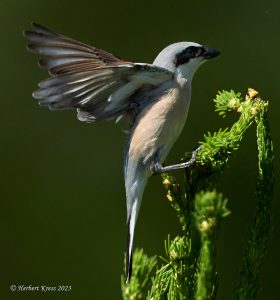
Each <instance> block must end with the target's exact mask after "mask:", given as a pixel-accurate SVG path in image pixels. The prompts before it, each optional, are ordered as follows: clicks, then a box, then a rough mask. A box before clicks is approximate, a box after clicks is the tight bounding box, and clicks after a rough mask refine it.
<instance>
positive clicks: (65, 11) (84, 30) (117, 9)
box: [0, 0, 280, 300]
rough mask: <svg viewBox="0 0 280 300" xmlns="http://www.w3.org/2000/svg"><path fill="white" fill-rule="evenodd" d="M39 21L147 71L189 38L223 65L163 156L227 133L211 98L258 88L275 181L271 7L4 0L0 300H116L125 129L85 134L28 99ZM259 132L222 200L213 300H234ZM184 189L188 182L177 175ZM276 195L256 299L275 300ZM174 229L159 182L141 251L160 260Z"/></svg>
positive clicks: (103, 127) (148, 201) (237, 159)
mask: <svg viewBox="0 0 280 300" xmlns="http://www.w3.org/2000/svg"><path fill="white" fill-rule="evenodd" d="M32 21H35V22H38V23H41V24H42V25H45V26H47V27H50V28H52V29H54V30H56V31H59V32H61V33H63V34H65V35H69V36H70V37H73V38H75V39H77V40H79V41H83V42H85V43H90V44H92V45H95V46H96V47H99V48H102V49H106V50H107V51H111V52H112V53H114V54H115V55H117V56H120V57H122V58H125V59H127V60H130V61H135V62H149V63H151V62H152V61H153V60H154V58H155V56H156V55H157V54H158V53H159V51H160V50H161V49H162V48H164V47H165V46H167V45H168V44H170V43H173V42H178V41H186V40H190V41H196V42H199V43H202V44H204V45H207V46H210V47H215V48H218V49H219V50H220V51H221V52H222V55H221V56H220V57H219V58H218V59H215V60H212V61H211V62H209V63H207V64H205V65H203V66H202V67H201V69H200V70H199V71H198V72H197V74H196V76H195V78H194V81H193V96H192V104H191V108H190V111H189V116H188V121H187V124H186V126H185V129H184V131H183V133H182V135H181V137H180V139H179V140H178V142H177V143H176V144H175V146H174V148H173V150H172V152H171V153H170V155H169V157H168V162H169V163H172V162H174V163H175V162H178V161H179V159H180V158H181V157H182V156H183V154H184V153H185V152H187V151H192V150H193V149H194V148H195V147H197V145H198V141H199V140H201V139H202V137H203V134H204V133H205V132H207V131H211V132H213V131H215V130H218V129H219V128H220V127H222V128H225V127H227V126H230V125H231V124H232V123H233V122H234V121H235V120H236V118H237V115H232V116H231V117H229V118H227V119H221V118H220V117H219V116H218V115H217V114H216V113H215V112H214V105H213V101H212V99H213V98H214V96H215V95H216V93H217V91H218V90H221V89H234V90H235V91H240V92H242V93H243V94H244V93H245V92H246V90H247V88H248V87H254V88H255V89H257V90H258V91H259V92H260V93H261V95H262V97H263V98H265V99H269V101H270V124H271V131H272V137H273V141H274V147H275V169H276V173H277V174H279V170H280V165H279V156H278V149H279V139H280V136H279V132H278V130H280V124H279V115H280V102H279V91H278V88H279V62H280V60H279V57H280V54H279V49H280V39H279V28H280V3H279V2H278V1H273V0H267V1H241V0H236V1H215V0H213V1H189V0H177V1H165V2H164V1H147V0H142V1H137V2H136V1H127V0H125V1H111V0H109V1H106V2H102V1H95V0H91V1H87V0H79V1H69V0H67V1H66V0H60V1H50V0H48V1H46V0H41V1H35V0H25V1H15V0H1V2H0V30H1V40H2V42H1V46H0V54H1V58H2V59H1V66H2V67H1V75H0V76H1V77H0V80H1V110H0V124H1V148H0V149H1V152H0V155H1V167H0V180H1V181H0V182H1V207H0V214H1V217H0V220H1V221H0V222H1V224H0V236H1V252H0V253H1V255H0V260H1V271H0V272H1V273H0V274H1V275H0V276H1V278H0V298H1V299H43V298H44V299H46V298H47V299H60V298H62V299H98V300H103V299H121V292H120V275H121V273H122V270H123V257H124V256H123V254H124V249H125V237H126V228H125V217H126V208H125V191H124V181H123V146H124V140H125V134H124V132H123V131H124V130H125V126H124V124H121V125H117V126H116V125H115V124H114V122H101V123H96V124H83V123H81V122H79V121H78V120H77V118H76V113H75V112H74V111H64V112H51V111H49V110H48V109H45V108H42V107H40V106H38V105H37V103H36V101H35V100H34V99H32V96H31V93H32V91H34V90H35V89H36V88H37V83H38V82H39V81H40V80H42V79H44V78H46V77H47V76H48V75H47V72H46V71H45V70H40V69H39V68H38V67H37V60H38V57H36V56H35V55H32V54H30V53H28V52H27V51H26V50H25V45H26V40H25V39H24V38H23V36H22V31H23V30H24V29H30V22H32ZM256 150H257V149H256V138H255V127H254V126H252V128H251V129H250V130H249V131H248V133H247V134H246V137H245V140H244V141H243V143H242V146H241V149H240V151H238V153H236V154H235V155H234V157H233V159H232V160H231V163H230V165H229V168H228V169H227V170H226V171H225V172H224V176H223V177H222V179H221V181H220V183H219V186H218V188H217V189H218V191H220V192H223V194H224V195H225V197H227V198H228V199H229V208H230V210H231V211H232V214H231V215H230V216H229V217H228V218H227V219H226V220H225V221H224V223H223V226H222V228H221V233H220V236H219V240H218V252H217V255H218V256H217V267H218V272H219V297H218V298H219V299H222V297H223V299H231V295H232V294H233V291H234V288H235V284H236V281H237V278H238V271H239V268H240V264H241V258H242V253H243V249H244V246H245V245H246V240H247V236H248V226H249V224H250V221H251V219H252V217H253V214H254V209H255V198H254V189H255V175H256V170H257V156H256V155H257V152H256ZM175 175H176V176H177V178H179V180H183V172H182V171H178V172H176V173H175ZM278 200H279V185H278V183H277V182H276V190H275V197H274V203H273V210H274V216H273V219H274V227H275V230H274V239H273V241H272V243H271V245H270V249H269V253H268V254H267V256H266V259H265V266H264V272H263V274H262V292H261V297H260V299H266V300H268V299H269V300H270V299H279V292H278V290H279V283H280V279H279V272H278V271H279V267H280V265H279V252H280V242H279V233H280V226H279V221H278V220H279V209H280V205H279V201H278ZM178 232H179V225H178V222H177V219H176V217H175V213H174V211H173V210H172V209H171V207H170V206H169V204H168V201H167V200H166V198H165V191H164V189H163V187H162V184H161V179H160V177H159V176H154V177H153V178H151V180H150V181H149V185H148V187H147V189H146V191H145V195H144V201H143V205H142V209H141V213H140V217H139V221H138V224H137V229H136V242H135V244H136V246H138V247H143V248H144V249H145V251H146V252H147V253H148V254H149V255H153V254H160V255H164V242H163V241H164V239H165V238H166V237H167V235H168V234H171V236H175V235H176V234H177V233H178ZM11 284H15V285H20V284H24V285H33V286H36V285H47V286H55V285H59V284H61V285H71V286H72V291H71V292H69V293H66V292H65V293H46V294H44V293H34V292H33V293H27V292H26V293H23V292H21V293H16V292H14V293H12V292H10V290H9V286H10V285H11ZM277 296H278V297H277Z"/></svg>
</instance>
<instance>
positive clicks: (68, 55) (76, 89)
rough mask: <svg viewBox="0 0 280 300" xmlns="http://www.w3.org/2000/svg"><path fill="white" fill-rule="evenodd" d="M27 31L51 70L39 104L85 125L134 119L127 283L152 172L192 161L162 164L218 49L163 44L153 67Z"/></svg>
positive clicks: (128, 174)
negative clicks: (196, 81)
mask: <svg viewBox="0 0 280 300" xmlns="http://www.w3.org/2000/svg"><path fill="white" fill-rule="evenodd" d="M24 35H25V36H26V37H27V38H28V39H29V40H30V41H31V43H30V44H29V45H28V46H27V48H28V50H30V51H32V52H35V53H37V54H40V55H42V59H41V60H40V61H39V65H40V66H42V67H45V68H47V69H48V71H49V74H50V77H49V78H48V79H46V80H43V81H41V82H40V83H39V90H37V91H35V92H34V93H33V97H34V98H35V99H37V100H38V102H39V104H40V105H42V106H47V107H49V108H50V109H52V110H59V109H76V110H77V116H78V119H79V120H81V121H84V122H95V121H99V120H104V119H112V118H116V119H117V121H118V120H119V119H120V118H122V117H123V116H125V117H128V118H129V120H130V124H131V125H130V128H129V131H128V138H127V144H126V149H125V162H124V177H125V188H126V203H127V226H128V241H127V254H126V271H127V272H126V281H127V282H129V280H130V277H131V273H132V254H133V237H134V229H135V224H136V220H137V216H138V213H139V209H140V205H141V201H142V195H143V192H144V188H145V186H146V183H147V180H148V178H149V177H150V176H151V175H152V174H154V173H160V172H164V171H167V170H172V169H177V168H183V167H186V166H187V163H186V164H178V165H173V166H167V167H162V163H163V162H164V160H165V158H166V156H167V155H168V153H169V151H170V149H171V147H172V146H173V144H174V142H175V141H176V139H177V138H178V136H179V134H180V133H181V131H182V129H183V127H184V124H185V121H186V118H187V113H188V110H189V105H190V101H191V83H192V78H193V75H194V73H195V71H196V70H197V69H198V67H199V66H200V65H201V64H202V63H203V62H205V61H207V60H208V59H210V58H213V57H215V56H217V55H219V51H218V50H215V49H209V48H205V47H204V46H202V45H200V44H197V43H193V42H180V43H175V44H172V45H169V46H167V47H166V48H164V49H163V50H162V51H161V52H160V53H159V55H158V56H157V57H156V59H155V61H154V62H153V64H146V63H132V62H128V61H125V60H123V59H120V58H118V57H116V56H114V55H112V54H111V53H108V52H106V51H104V50H101V49H97V48H95V47H92V46H88V45H86V44H84V43H81V42H78V41H76V40H74V39H71V38H69V37H66V36H63V35H61V34H58V33H55V32H53V31H51V30H49V29H47V28H45V27H43V26H41V25H38V24H33V30H32V31H25V32H24Z"/></svg>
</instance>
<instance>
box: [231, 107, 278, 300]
mask: <svg viewBox="0 0 280 300" xmlns="http://www.w3.org/2000/svg"><path fill="white" fill-rule="evenodd" d="M256 123H257V144H258V160H259V161H258V177H257V183H256V198H257V208H256V212H255V217H254V220H253V222H252V224H251V228H250V235H249V241H248V245H247V247H246V250H245V254H244V258H243V264H242V268H241V271H240V278H239V283H238V287H237V290H236V293H235V299H236V300H246V299H250V300H254V299H257V297H258V294H259V291H260V274H261V270H262V266H263V261H264V256H265V254H266V252H267V247H268V244H269V241H270V239H271V234H272V226H271V202H272V197H273V188H274V183H275V177H274V169H273V158H274V155H273V144H272V140H271V137H270V131H269V124H268V117H267V103H266V102H264V103H263V107H262V109H261V111H260V113H259V114H258V115H257V116H256Z"/></svg>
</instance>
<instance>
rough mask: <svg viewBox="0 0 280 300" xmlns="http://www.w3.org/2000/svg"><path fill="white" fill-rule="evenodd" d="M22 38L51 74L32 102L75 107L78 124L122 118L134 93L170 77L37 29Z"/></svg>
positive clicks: (46, 30) (41, 64)
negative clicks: (79, 121) (27, 42)
mask: <svg viewBox="0 0 280 300" xmlns="http://www.w3.org/2000/svg"><path fill="white" fill-rule="evenodd" d="M24 35H25V36H26V37H27V38H28V39H29V40H30V41H31V43H30V44H29V45H28V47H27V48H28V50H30V51H32V52H35V53H37V54H39V55H42V59H41V60H40V66H42V67H45V68H47V69H48V71H49V73H50V75H51V77H50V78H48V79H45V80H43V81H41V82H40V83H39V90H37V91H35V92H34V93H33V97H34V98H35V99H37V100H38V102H39V104H40V105H43V106H47V107H49V108H50V109H53V110H59V109H71V108H76V109H77V110H78V118H79V119H80V120H82V121H95V120H101V119H108V118H112V117H118V116H120V115H122V114H125V112H126V111H128V110H130V109H131V107H132V105H131V96H132V95H133V94H135V93H136V92H137V91H139V90H140V89H141V88H143V87H147V86H151V87H152V86H156V85H159V84H161V83H162V82H164V81H167V80H171V79H172V78H173V76H174V74H173V73H172V72H170V71H168V70H166V69H164V68H160V67H157V66H154V65H149V64H137V63H130V62H126V61H124V60H121V59H119V58H117V57H116V56H114V55H113V54H111V53H109V52H106V51H104V50H101V49H97V48H95V47H92V46H88V45H86V44H83V43H81V42H78V41H75V40H73V39H71V38H68V37H66V36H63V35H61V34H59V33H55V32H53V31H51V30H49V29H47V28H45V27H43V26H41V25H38V24H33V31H25V32H24Z"/></svg>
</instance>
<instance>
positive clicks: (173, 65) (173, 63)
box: [153, 42, 220, 80]
mask: <svg viewBox="0 0 280 300" xmlns="http://www.w3.org/2000/svg"><path fill="white" fill-rule="evenodd" d="M219 54H220V52H219V51H218V50H216V49H212V48H206V47H204V46H202V45H200V44H197V43H193V42H180V43H175V44H171V45H169V46H167V47H166V48H164V49H163V50H162V51H161V52H160V53H159V54H158V56H157V57H156V59H155V61H154V62H153V64H154V65H156V66H159V67H162V68H166V69H168V70H170V71H172V72H175V73H176V74H178V76H182V77H184V78H186V79H188V80H191V79H192V77H193V75H194V73H195V71H196V70H197V69H198V67H199V66H200V65H201V64H203V63H204V62H206V61H207V60H208V59H210V58H213V57H216V56H218V55H219Z"/></svg>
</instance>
